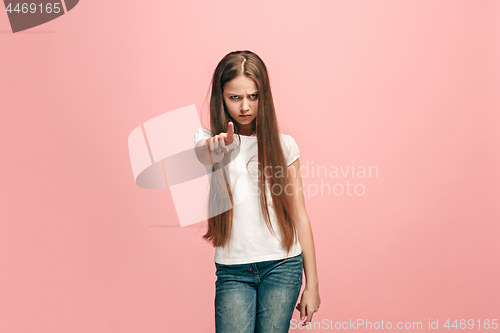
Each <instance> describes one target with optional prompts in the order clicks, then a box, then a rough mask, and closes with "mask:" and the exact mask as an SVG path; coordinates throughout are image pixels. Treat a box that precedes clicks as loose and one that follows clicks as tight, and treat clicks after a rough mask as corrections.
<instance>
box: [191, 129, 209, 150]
mask: <svg viewBox="0 0 500 333" xmlns="http://www.w3.org/2000/svg"><path fill="white" fill-rule="evenodd" d="M210 137H212V132H210V130H207V129H206V128H200V129H197V130H196V132H195V133H194V146H196V144H197V143H198V141H200V140H201V139H208V138H210Z"/></svg>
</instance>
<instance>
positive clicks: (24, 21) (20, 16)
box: [3, 0, 78, 33]
mask: <svg viewBox="0 0 500 333" xmlns="http://www.w3.org/2000/svg"><path fill="white" fill-rule="evenodd" d="M28 1H29V0H28ZM3 2H4V4H5V10H6V11H7V16H8V17H9V21H10V26H11V28H12V32H14V33H15V32H19V31H23V30H26V29H30V28H33V27H36V26H39V25H41V24H44V23H46V22H49V21H52V20H53V19H56V18H58V17H59V16H62V15H64V14H66V13H67V12H69V11H70V10H72V9H73V8H75V6H76V4H77V3H78V0H62V1H32V2H18V1H11V0H4V1H3Z"/></svg>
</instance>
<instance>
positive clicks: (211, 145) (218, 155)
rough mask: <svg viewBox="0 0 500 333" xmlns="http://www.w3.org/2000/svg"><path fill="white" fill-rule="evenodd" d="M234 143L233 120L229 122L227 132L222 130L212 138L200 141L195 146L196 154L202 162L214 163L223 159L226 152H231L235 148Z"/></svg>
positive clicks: (206, 163)
mask: <svg viewBox="0 0 500 333" xmlns="http://www.w3.org/2000/svg"><path fill="white" fill-rule="evenodd" d="M233 143H234V125H233V123H232V122H229V124H228V129H227V133H224V132H222V133H220V134H218V135H216V136H213V137H211V138H208V139H201V140H200V141H198V142H197V143H196V146H195V154H196V157H197V158H198V161H200V163H202V164H204V165H212V164H213V163H217V162H220V161H222V159H223V158H224V153H229V152H231V151H233V150H234V149H235V144H233ZM210 155H211V156H210ZM210 157H211V158H210Z"/></svg>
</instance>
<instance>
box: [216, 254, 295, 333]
mask: <svg viewBox="0 0 500 333" xmlns="http://www.w3.org/2000/svg"><path fill="white" fill-rule="evenodd" d="M215 267H216V268H217V271H216V273H215V274H216V275H217V281H216V282H215V331H216V332H217V333H229V332H235V333H247V332H252V333H253V332H257V333H263V332H266V333H267V332H279V333H282V332H288V329H289V328H290V320H291V319H292V315H293V311H294V309H295V305H296V304H297V299H298V297H299V294H300V290H301V287H302V253H301V254H299V255H298V256H295V257H291V258H286V259H280V260H270V261H261V262H256V263H251V264H237V265H222V264H218V263H215Z"/></svg>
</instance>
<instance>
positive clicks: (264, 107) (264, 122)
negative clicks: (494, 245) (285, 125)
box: [203, 50, 297, 255]
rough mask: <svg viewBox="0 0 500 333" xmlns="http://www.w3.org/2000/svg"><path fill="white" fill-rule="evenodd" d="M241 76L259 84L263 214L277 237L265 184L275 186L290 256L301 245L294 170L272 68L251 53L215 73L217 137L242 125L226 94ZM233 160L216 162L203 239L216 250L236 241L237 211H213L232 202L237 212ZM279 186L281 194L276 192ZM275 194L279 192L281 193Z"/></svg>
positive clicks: (232, 56) (229, 59)
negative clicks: (273, 91)
mask: <svg viewBox="0 0 500 333" xmlns="http://www.w3.org/2000/svg"><path fill="white" fill-rule="evenodd" d="M239 75H245V76H247V77H249V78H251V79H252V80H253V81H254V82H255V85H256V86H257V90H258V112H257V117H256V118H255V119H254V121H253V123H252V127H253V130H254V131H255V132H256V134H257V150H258V161H259V163H258V165H259V177H258V181H259V182H258V187H259V189H260V195H259V201H260V207H261V211H262V213H263V215H264V219H265V222H266V225H267V227H268V229H269V231H270V232H271V233H272V234H274V235H276V234H275V232H274V230H273V227H272V224H271V220H270V216H269V210H268V208H267V201H268V200H267V195H266V187H265V184H267V183H268V182H269V185H270V189H271V191H270V192H269V193H270V195H271V197H272V201H273V204H274V210H275V213H276V217H277V221H278V225H279V227H280V230H281V237H282V241H281V246H282V247H283V248H284V249H286V250H287V255H288V253H289V252H290V249H291V247H292V245H293V243H294V241H295V237H296V232H297V231H296V226H295V221H294V211H293V210H294V204H293V196H292V195H289V194H287V193H286V192H287V191H285V189H286V188H287V187H285V186H286V185H287V184H289V177H288V172H287V170H288V166H287V163H286V159H285V155H284V152H283V149H282V146H281V140H280V135H279V130H278V121H277V119H276V113H275V109H274V102H273V97H272V94H271V86H270V83H269V76H268V73H267V68H266V65H265V64H264V62H263V61H262V59H261V58H260V57H259V56H258V55H256V54H255V53H253V52H251V51H248V50H245V51H235V52H231V53H229V54H227V55H226V56H225V57H224V58H223V59H222V60H221V61H220V62H219V64H218V65H217V67H216V69H215V71H214V74H213V77H212V81H211V88H212V93H211V96H210V125H211V132H212V136H214V135H217V134H219V133H221V132H224V133H226V132H227V130H228V123H229V122H230V121H231V122H233V124H236V121H235V120H234V119H233V118H232V117H231V116H230V114H229V112H227V109H226V106H225V102H224V97H223V92H224V86H225V84H226V83H227V82H229V81H231V80H232V79H234V78H235V77H236V76H239ZM234 130H235V134H236V135H238V136H239V133H238V129H237V126H234ZM240 142H241V141H240ZM230 157H231V156H230V154H225V156H224V159H223V160H222V161H220V162H218V163H214V165H213V168H212V178H211V184H210V194H209V216H213V217H210V218H209V219H208V231H207V232H206V234H205V235H203V238H204V239H206V240H207V241H210V242H212V244H213V246H223V247H226V246H229V240H230V238H231V230H232V223H233V208H230V209H225V207H213V205H219V206H220V205H221V204H222V205H227V204H228V203H229V201H230V202H231V205H232V207H234V202H233V194H232V192H231V188H230V186H229V184H230V182H229V173H228V172H226V169H227V165H228V163H229V161H230ZM266 166H269V167H271V170H273V172H271V175H268V174H266V173H265V172H264V170H267V169H269V167H268V168H266ZM247 167H248V164H247ZM275 169H280V170H281V171H282V172H281V173H280V177H275V174H276V173H275V171H274V170H275ZM216 171H218V172H216ZM283 171H284V172H283ZM275 186H276V187H277V188H278V189H279V191H274V190H273V189H274V188H275ZM224 187H225V188H226V189H227V193H228V194H229V200H227V199H228V198H227V196H224V195H223V194H222V193H226V191H221V189H223V188H224ZM274 192H278V193H277V194H275V193H274ZM210 211H212V212H213V211H219V212H220V211H223V213H222V214H218V215H215V216H214V215H213V214H211V213H210Z"/></svg>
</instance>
